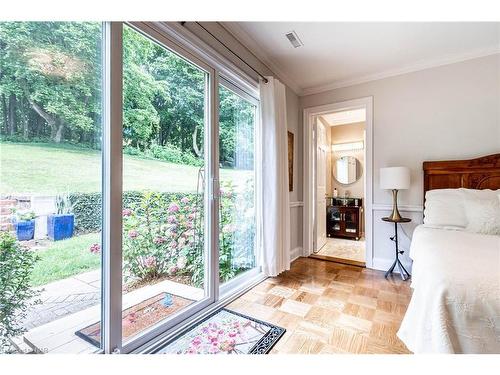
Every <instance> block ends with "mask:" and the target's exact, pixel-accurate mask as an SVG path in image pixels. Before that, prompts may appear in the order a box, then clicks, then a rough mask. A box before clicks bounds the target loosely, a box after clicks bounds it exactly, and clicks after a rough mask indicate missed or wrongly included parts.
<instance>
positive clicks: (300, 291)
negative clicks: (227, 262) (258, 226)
mask: <svg viewBox="0 0 500 375" xmlns="http://www.w3.org/2000/svg"><path fill="white" fill-rule="evenodd" d="M410 298H411V288H410V281H406V282H404V281H402V280H401V279H400V278H398V277H397V275H396V276H395V277H394V278H392V279H389V280H386V279H385V278H384V273H383V272H381V271H375V270H370V269H366V268H361V267H355V266H350V265H344V264H339V263H334V262H329V261H324V260H319V259H312V258H299V259H297V260H295V261H294V262H293V263H292V266H291V270H290V271H287V272H284V273H283V274H281V275H279V276H278V277H274V278H268V279H266V280H264V281H263V282H262V283H260V284H259V285H257V286H255V287H254V288H252V289H251V290H250V291H248V292H247V293H245V294H244V295H242V296H241V297H239V298H238V299H236V300H235V301H233V302H232V303H231V304H229V305H228V308H229V309H232V310H234V311H238V312H240V313H242V314H246V315H249V316H252V317H255V318H257V319H261V320H264V321H267V322H270V323H273V324H276V325H278V326H281V327H283V328H286V330H287V331H286V333H285V335H284V336H283V337H282V338H281V340H280V341H279V342H278V343H277V344H276V346H275V347H274V348H273V350H272V352H271V353H280V354H281V353H293V354H306V353H307V354H332V353H366V354H368V353H378V354H405V353H410V352H409V351H408V349H407V348H406V347H405V345H404V344H403V343H402V342H401V341H400V340H399V339H398V338H397V336H396V332H397V330H398V328H399V325H400V323H401V320H402V318H403V315H404V313H405V311H406V308H407V306H408V303H409V301H410Z"/></svg>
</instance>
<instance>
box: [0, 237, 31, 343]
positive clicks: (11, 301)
mask: <svg viewBox="0 0 500 375" xmlns="http://www.w3.org/2000/svg"><path fill="white" fill-rule="evenodd" d="M37 260H38V258H37V256H36V255H35V254H34V253H32V252H31V251H29V250H28V249H25V248H23V247H21V246H20V245H19V243H18V242H17V241H16V239H15V238H14V237H13V236H12V235H11V234H10V233H8V232H1V233H0V353H8V352H11V351H13V348H12V345H11V342H10V338H12V337H15V336H17V335H19V334H21V333H22V332H24V331H25V329H24V328H23V327H22V326H20V324H21V323H22V321H23V320H24V318H25V317H26V310H27V309H28V308H29V307H30V306H32V305H33V304H35V303H38V301H35V300H34V297H36V296H37V295H38V293H39V292H38V291H36V290H34V289H31V288H30V275H31V272H32V270H33V267H34V265H35V263H36V262H37Z"/></svg>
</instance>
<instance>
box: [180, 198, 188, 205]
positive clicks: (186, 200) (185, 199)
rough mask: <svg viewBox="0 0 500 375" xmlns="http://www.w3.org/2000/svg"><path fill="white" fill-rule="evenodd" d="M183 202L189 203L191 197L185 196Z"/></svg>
mask: <svg viewBox="0 0 500 375" xmlns="http://www.w3.org/2000/svg"><path fill="white" fill-rule="evenodd" d="M181 203H183V204H188V203H189V198H188V197H184V198H182V199H181Z"/></svg>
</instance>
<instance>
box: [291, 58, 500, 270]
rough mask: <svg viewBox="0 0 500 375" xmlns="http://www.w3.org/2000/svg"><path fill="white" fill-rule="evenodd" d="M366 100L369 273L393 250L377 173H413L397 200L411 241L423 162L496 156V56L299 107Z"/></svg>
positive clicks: (499, 82) (499, 127)
mask: <svg viewBox="0 0 500 375" xmlns="http://www.w3.org/2000/svg"><path fill="white" fill-rule="evenodd" d="M366 96H373V127H374V128H373V137H374V140H373V141H374V147H373V149H374V154H373V176H374V181H373V187H374V189H373V195H374V197H373V202H374V207H375V210H374V213H373V225H374V249H373V251H374V267H375V268H380V269H384V268H386V267H387V265H388V264H390V262H391V260H392V258H393V256H394V255H393V252H394V250H393V249H394V247H393V243H392V242H391V241H389V239H388V236H389V234H390V233H391V232H392V230H393V227H392V226H391V225H390V224H387V223H384V222H382V221H381V220H380V219H381V218H382V217H383V216H386V215H387V214H388V213H389V211H388V210H387V205H390V204H391V196H390V194H389V192H387V191H384V190H381V189H379V188H378V184H379V168H381V167H385V166H398V165H402V166H408V167H409V168H410V169H411V178H412V186H411V189H409V190H408V191H402V192H401V194H400V204H401V205H402V206H403V210H402V211H404V214H405V216H408V217H411V218H412V219H413V220H414V223H412V224H410V225H406V226H405V228H404V229H405V230H406V231H407V232H408V233H410V236H411V229H412V228H413V227H414V226H415V223H419V222H420V221H421V218H422V213H421V211H419V206H421V205H422V202H423V173H422V162H423V161H425V160H447V159H467V158H473V157H478V156H482V155H488V154H492V153H498V152H500V55H499V54H497V55H493V56H488V57H483V58H478V59H474V60H469V61H464V62H460V63H456V64H451V65H445V66H441V67H436V68H431V69H426V70H422V71H418V72H413V73H409V74H404V75H400V76H395V77H390V78H385V79H381V80H377V81H372V82H367V83H364V84H359V85H355V86H351V87H346V88H339V89H336V90H331V91H328V92H324V93H320V94H314V95H308V96H303V97H301V98H300V106H301V108H302V109H303V108H307V107H314V106H318V105H323V104H329V103H334V102H339V101H344V100H350V99H356V98H361V97H366ZM405 206H406V207H405ZM402 245H403V246H402V247H403V248H407V247H408V245H409V241H408V240H407V239H404V238H403V239H402ZM407 256H408V253H406V254H405V256H404V258H405V263H407V264H408V263H409V259H408V258H407Z"/></svg>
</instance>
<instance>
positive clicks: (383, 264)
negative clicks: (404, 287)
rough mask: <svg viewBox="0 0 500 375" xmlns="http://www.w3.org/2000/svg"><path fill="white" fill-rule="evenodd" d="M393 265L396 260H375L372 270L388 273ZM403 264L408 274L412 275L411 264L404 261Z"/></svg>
mask: <svg viewBox="0 0 500 375" xmlns="http://www.w3.org/2000/svg"><path fill="white" fill-rule="evenodd" d="M400 259H401V258H400ZM392 263H394V259H388V258H373V263H372V267H371V268H372V269H374V270H379V271H387V270H388V269H389V268H390V267H391V266H392ZM401 263H403V266H404V268H406V269H407V270H408V272H410V273H411V263H408V262H407V261H406V260H404V259H402V260H401ZM394 272H396V273H399V272H398V271H397V270H396V269H394Z"/></svg>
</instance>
